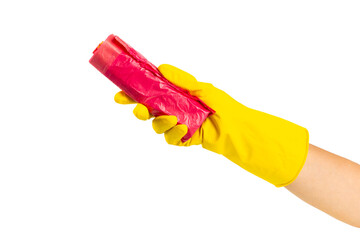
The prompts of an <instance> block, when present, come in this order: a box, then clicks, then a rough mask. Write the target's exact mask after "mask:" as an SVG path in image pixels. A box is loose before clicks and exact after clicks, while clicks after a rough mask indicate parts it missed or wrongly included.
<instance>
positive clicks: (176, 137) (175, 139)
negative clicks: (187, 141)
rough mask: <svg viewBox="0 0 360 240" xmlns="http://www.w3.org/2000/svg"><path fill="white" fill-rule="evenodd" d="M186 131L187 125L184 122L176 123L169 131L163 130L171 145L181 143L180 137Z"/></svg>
mask: <svg viewBox="0 0 360 240" xmlns="http://www.w3.org/2000/svg"><path fill="white" fill-rule="evenodd" d="M187 131H188V127H187V126H186V125H184V124H179V125H176V126H175V127H173V128H171V129H170V130H169V131H167V132H165V134H164V136H165V140H166V142H167V143H168V144H171V145H181V139H182V138H183V137H184V136H185V134H186V133H187Z"/></svg>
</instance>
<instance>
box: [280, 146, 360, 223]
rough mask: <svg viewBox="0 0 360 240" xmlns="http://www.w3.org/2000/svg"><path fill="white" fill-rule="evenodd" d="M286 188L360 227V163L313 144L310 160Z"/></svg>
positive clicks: (324, 210)
mask: <svg viewBox="0 0 360 240" xmlns="http://www.w3.org/2000/svg"><path fill="white" fill-rule="evenodd" d="M286 188H287V189H288V190H289V191H290V192H292V193H293V194H295V195H296V196H297V197H299V198H300V199H302V200H303V201H305V202H307V203H308V204H310V205H312V206H314V207H316V208H318V209H320V210H321V211H323V212H325V213H327V214H329V215H330V216H332V217H334V218H336V219H338V220H340V221H343V222H345V223H347V224H350V225H352V226H354V227H358V228H360V165H359V164H357V163H354V162H352V161H350V160H348V159H346V158H343V157H340V156H337V155H335V154H333V153H330V152H327V151H325V150H323V149H321V148H318V147H316V146H313V145H311V144H310V146H309V153H308V156H307V159H306V163H305V165H304V167H303V169H302V170H301V172H300V174H299V176H298V177H297V179H296V180H295V181H294V182H292V183H291V184H290V185H288V186H286Z"/></svg>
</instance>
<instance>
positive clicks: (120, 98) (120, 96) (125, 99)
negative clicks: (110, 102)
mask: <svg viewBox="0 0 360 240" xmlns="http://www.w3.org/2000/svg"><path fill="white" fill-rule="evenodd" d="M114 100H115V102H117V103H119V104H131V103H135V101H134V100H133V99H132V98H131V97H129V96H128V95H127V94H126V93H125V92H124V91H120V92H118V93H117V94H115V96H114Z"/></svg>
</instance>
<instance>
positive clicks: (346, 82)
mask: <svg viewBox="0 0 360 240" xmlns="http://www.w3.org/2000/svg"><path fill="white" fill-rule="evenodd" d="M359 12H360V4H359V2H358V1H316V0H311V1H304V0H303V1H225V0H223V1H195V0H192V1H184V0H182V1H176V2H175V1H145V0H144V1H134V0H128V1H121V0H117V1H65V0H64V1H57V2H55V1H2V2H1V4H0V20H1V23H0V24H1V38H0V46H1V50H0V65H1V71H0V81H1V82H0V116H1V118H0V123H1V124H0V239H2V240H7V239H87V240H88V239H124V240H128V239H129V240H133V239H156V240H161V239H167V240H168V239H196V240H198V239H207V240H208V239H264V238H266V239H317V238H318V239H329V238H332V239H359V237H360V230H359V229H357V228H354V227H350V226H348V225H346V224H344V223H341V222H339V221H337V220H335V219H333V218H331V217H329V216H328V215H326V214H325V213H322V212H320V211H319V210H317V209H315V208H313V207H311V206H309V205H307V204H306V203H304V202H302V201H301V200H299V199H297V198H296V197H295V196H293V195H292V194H291V193H289V192H288V191H287V190H286V189H285V188H280V189H277V188H275V187H274V186H272V185H271V184H269V183H267V182H265V181H263V180H261V179H259V178H257V177H255V176H253V175H251V174H250V173H247V172H246V171H244V170H242V169H241V168H240V167H238V166H237V165H235V164H233V163H231V162H230V161H229V160H227V159H225V158H223V157H221V156H219V155H216V154H214V153H211V152H208V151H206V150H204V149H202V148H200V147H191V148H178V147H174V146H169V145H167V144H166V143H165V141H164V139H163V136H161V135H157V134H155V133H154V132H153V130H152V128H151V121H148V122H141V121H138V120H136V119H135V117H134V116H133V115H132V108H133V106H120V105H118V104H116V103H115V102H114V101H113V96H114V94H115V93H116V92H117V91H118V88H117V87H116V86H115V85H113V84H112V83H111V82H110V81H109V80H107V79H106V78H105V77H104V76H102V75H101V74H100V73H99V72H97V70H96V69H95V68H93V67H92V66H91V65H90V64H89V63H88V60H89V58H90V57H91V55H92V51H93V50H94V49H95V47H96V46H97V44H98V43H100V42H101V41H102V40H104V39H105V38H106V37H107V36H108V35H109V34H111V33H114V34H116V35H118V36H120V37H121V38H122V39H123V40H125V41H126V42H128V43H130V45H132V46H133V47H134V48H135V49H137V50H138V51H139V52H141V53H142V54H143V55H144V56H145V57H147V58H148V59H149V60H150V61H152V62H153V63H154V64H155V65H160V64H161V63H169V64H172V65H175V66H177V67H179V68H182V69H184V70H186V71H188V72H190V73H192V74H193V75H194V76H196V77H197V78H198V79H199V80H200V81H205V82H211V83H213V84H214V85H215V86H217V87H218V88H221V89H223V90H225V91H226V92H228V93H229V94H230V95H232V96H233V97H234V98H235V99H237V100H238V101H240V102H242V103H243V104H245V105H247V106H249V107H252V108H255V109H258V110H261V111H264V112H268V113H270V114H273V115H277V116H280V117H283V118H285V119H288V120H290V121H293V122H295V123H297V124H299V125H302V126H305V127H307V128H308V130H309V132H310V141H311V143H313V144H315V145H317V146H319V147H322V148H324V149H327V150H329V151H331V152H334V153H337V154H339V155H342V156H344V157H347V158H349V159H351V160H353V161H356V162H358V163H359V162H360V160H359V159H360V153H359V135H360V127H359V122H360V116H359V102H360V97H359V80H360V71H359V64H360V57H359V56H360V47H359V46H360V44H359V43H360V34H359V27H360V14H359Z"/></svg>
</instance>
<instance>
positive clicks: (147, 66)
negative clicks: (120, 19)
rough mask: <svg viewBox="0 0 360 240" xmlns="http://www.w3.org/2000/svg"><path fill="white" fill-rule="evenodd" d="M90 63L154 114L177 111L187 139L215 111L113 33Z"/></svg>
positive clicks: (166, 113) (98, 48)
mask: <svg viewBox="0 0 360 240" xmlns="http://www.w3.org/2000/svg"><path fill="white" fill-rule="evenodd" d="M93 53H94V55H93V56H92V58H91V59H90V63H91V64H92V65H93V66H94V67H95V68H96V69H98V70H99V71H100V72H101V73H102V74H104V75H105V76H106V77H107V78H109V79H110V80H111V81H112V82H113V83H114V84H115V85H117V86H118V87H119V88H121V89H122V90H123V91H124V92H125V93H126V94H127V95H129V96H130V97H131V98H132V99H134V100H135V101H137V102H139V103H142V104H144V105H145V106H146V107H147V108H148V109H149V111H150V113H151V114H152V115H154V116H160V115H175V116H176V117H177V119H178V124H185V125H186V126H187V127H188V132H187V134H186V135H185V136H184V137H183V138H182V139H181V140H182V141H183V142H185V141H187V140H188V139H189V138H191V136H192V135H193V134H194V133H195V131H196V130H197V129H198V128H199V127H200V126H201V124H202V123H203V122H204V121H205V119H206V118H207V117H208V116H209V115H210V114H212V113H214V110H212V109H211V108H210V107H208V106H207V105H206V104H205V103H204V102H202V101H201V100H200V99H199V98H197V97H195V96H192V95H190V94H189V93H188V91H186V90H184V89H182V88H179V87H177V86H175V85H174V84H172V83H171V82H169V81H168V80H167V79H166V78H165V77H164V76H163V75H162V74H161V73H160V72H159V70H158V69H157V67H155V66H154V65H153V64H152V63H150V62H149V61H148V60H147V59H146V58H145V57H143V56H142V55H141V54H140V53H138V52H137V51H135V50H134V49H133V48H132V47H130V46H129V45H128V44H126V43H125V42H124V41H122V40H121V39H120V38H119V37H117V36H114V35H110V36H109V37H108V38H107V39H106V40H105V41H104V42H102V43H101V44H100V45H99V46H98V47H97V48H96V49H95V50H94V52H93Z"/></svg>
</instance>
